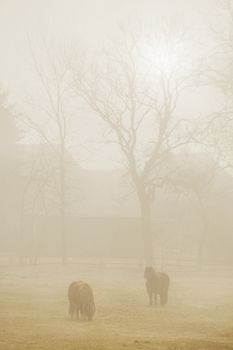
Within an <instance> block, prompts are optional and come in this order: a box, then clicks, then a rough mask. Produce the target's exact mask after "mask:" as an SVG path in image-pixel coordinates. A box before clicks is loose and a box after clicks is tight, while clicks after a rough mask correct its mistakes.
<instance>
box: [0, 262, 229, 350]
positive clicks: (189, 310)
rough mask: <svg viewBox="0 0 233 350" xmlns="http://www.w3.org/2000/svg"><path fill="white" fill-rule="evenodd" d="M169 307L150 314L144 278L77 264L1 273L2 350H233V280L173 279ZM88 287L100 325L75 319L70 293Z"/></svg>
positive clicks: (178, 276) (2, 268) (209, 277)
mask: <svg viewBox="0 0 233 350" xmlns="http://www.w3.org/2000/svg"><path fill="white" fill-rule="evenodd" d="M170 277H171V287H170V296H169V304H168V305H167V306H165V307H159V306H157V307H149V306H148V299H147V295H146V292H145V286H144V280H143V274H142V271H139V270H135V269H131V270H130V269H122V268H121V269H119V268H115V269H110V268H100V267H91V266H89V267H87V266H83V265H82V266H79V265H76V264H73V265H72V264H70V265H67V266H62V265H58V264H57V265H56V264H53V265H52V264H48V265H38V266H24V267H20V266H0V350H8V349H9V350H10V349H11V350H29V349H30V350H34V349H43V350H45V349H46V350H50V349H51V350H53V349H57V350H58V349H59V350H60V349H66V350H79V349H80V350H81V349H86V350H91V349H99V350H102V349H103V350H104V349H116V350H120V349H134V350H136V349H153V350H156V349H158V350H159V349H170V350H179V349H182V350H191V349H193V350H194V349H198V350H208V349H221V350H223V349H233V276H232V275H231V274H230V272H228V273H224V274H223V273H221V274H220V273H218V274H215V276H214V275H213V273H212V274H207V273H202V274H201V273H194V272H193V273H188V272H186V273H170ZM78 279H82V280H85V281H88V282H89V283H90V284H91V286H92V287H93V289H94V292H95V300H96V306H97V312H96V315H95V318H94V320H93V322H81V321H71V320H69V318H68V313H67V310H68V302H67V287H68V285H69V283H70V282H71V281H72V280H78Z"/></svg>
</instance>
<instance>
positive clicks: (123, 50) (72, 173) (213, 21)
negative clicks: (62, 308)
mask: <svg viewBox="0 0 233 350" xmlns="http://www.w3.org/2000/svg"><path fill="white" fill-rule="evenodd" d="M232 14H233V6H232V3H231V1H218V2H216V1H214V0H212V1H207V0H206V1H188V2H187V1H184V0H176V1H171V0H170V1H168V0H167V1H152V0H151V1H149V0H146V1H142V0H141V1H140V0H137V1H133V0H132V1H130V0H127V1H113V0H110V1H109V0H108V1H107V0H99V1H90V0H89V1H74V0H73V1H72V0H69V1H61V0H58V1H55V0H54V1H52V0H50V1H34V0H33V1H29V0H21V1H16V0H15V1H12V0H10V1H4V0H1V1H0V42H1V64H0V84H1V93H0V152H1V157H0V161H1V164H0V176H1V181H0V188H1V198H0V215H1V220H0V226H1V228H0V254H1V259H2V261H4V262H6V261H7V262H11V263H13V262H16V261H19V262H21V263H23V262H29V263H37V262H39V261H40V259H41V261H43V259H45V258H47V259H48V258H52V257H53V258H54V257H56V258H59V259H60V258H61V259H62V261H63V262H67V261H69V259H78V258H79V259H80V258H93V259H97V261H98V262H100V263H101V262H102V260H104V259H119V258H121V259H132V260H133V261H136V264H137V263H138V264H142V262H143V261H145V263H146V264H148V265H150V264H154V263H155V264H156V265H158V266H160V267H163V268H166V267H169V268H173V267H175V268H176V267H179V268H180V267H181V266H184V267H187V266H189V265H190V266H192V268H194V269H195V268H203V267H208V266H209V265H210V264H214V266H220V265H229V266H232V263H233V258H232V248H233V235H232V227H233V218H232V207H233V192H232V188H233V177H232V176H233V174H232V166H233V164H232V158H233V143H232V97H233V88H232V86H233V85H232V82H233V76H232V54H233V47H232V42H231V39H232V33H233V21H232V17H231V16H232Z"/></svg>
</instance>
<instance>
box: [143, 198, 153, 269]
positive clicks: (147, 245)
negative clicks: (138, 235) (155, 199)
mask: <svg viewBox="0 0 233 350" xmlns="http://www.w3.org/2000/svg"><path fill="white" fill-rule="evenodd" d="M141 222H142V239H143V247H144V259H145V263H146V266H153V265H154V262H155V261H154V247H153V236H152V232H151V215H150V203H149V201H147V200H144V201H143V202H141Z"/></svg>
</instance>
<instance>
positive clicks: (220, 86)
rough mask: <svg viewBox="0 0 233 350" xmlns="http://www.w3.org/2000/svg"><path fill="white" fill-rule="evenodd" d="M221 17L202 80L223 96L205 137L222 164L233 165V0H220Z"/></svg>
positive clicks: (212, 38)
mask: <svg viewBox="0 0 233 350" xmlns="http://www.w3.org/2000/svg"><path fill="white" fill-rule="evenodd" d="M215 11H216V13H215V14H217V18H218V17H219V16H220V18H222V19H223V20H221V21H219V22H218V23H217V24H216V22H214V24H215V25H214V28H211V41H212V43H213V44H212V47H211V53H210V54H209V56H207V57H205V59H204V60H203V62H204V63H202V65H201V67H202V69H201V70H200V75H199V84H202V85H205V86H210V87H212V88H214V89H215V90H216V91H217V93H218V96H219V97H220V98H221V106H220V107H219V110H217V111H215V112H214V113H211V114H210V116H208V118H206V119H207V122H206V127H205V132H204V133H203V135H204V138H205V140H206V141H207V142H208V144H209V145H210V146H211V147H212V148H213V150H214V152H215V154H216V155H217V157H218V158H219V160H220V161H221V163H222V165H224V166H226V167H228V168H229V169H231V170H232V169H233V142H232V140H233V137H232V136H233V1H232V0H223V1H221V2H216V8H215Z"/></svg>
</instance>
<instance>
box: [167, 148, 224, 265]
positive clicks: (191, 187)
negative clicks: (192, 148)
mask: <svg viewBox="0 0 233 350" xmlns="http://www.w3.org/2000/svg"><path fill="white" fill-rule="evenodd" d="M173 166H174V167H175V171H174V175H173V177H172V180H171V182H170V185H171V186H172V190H175V191H176V192H177V193H181V194H183V195H185V196H186V197H187V198H189V199H190V200H191V202H192V203H193V204H194V205H195V207H196V209H197V213H198V216H199V219H200V223H201V227H200V230H199V233H198V236H197V237H198V240H197V266H198V268H199V269H201V268H202V266H203V256H204V251H205V244H206V238H207V234H208V230H209V217H208V208H207V204H208V200H209V197H210V195H211V193H213V192H216V191H217V188H216V187H215V183H214V182H215V178H216V174H217V172H218V170H219V169H220V167H219V164H218V162H217V161H215V160H214V159H212V158H210V156H209V154H208V157H206V154H205V153H201V154H200V153H197V154H196V155H195V154H194V153H193V154H192V153H189V154H186V157H183V159H182V157H181V161H180V160H179V162H178V164H174V165H173Z"/></svg>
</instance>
